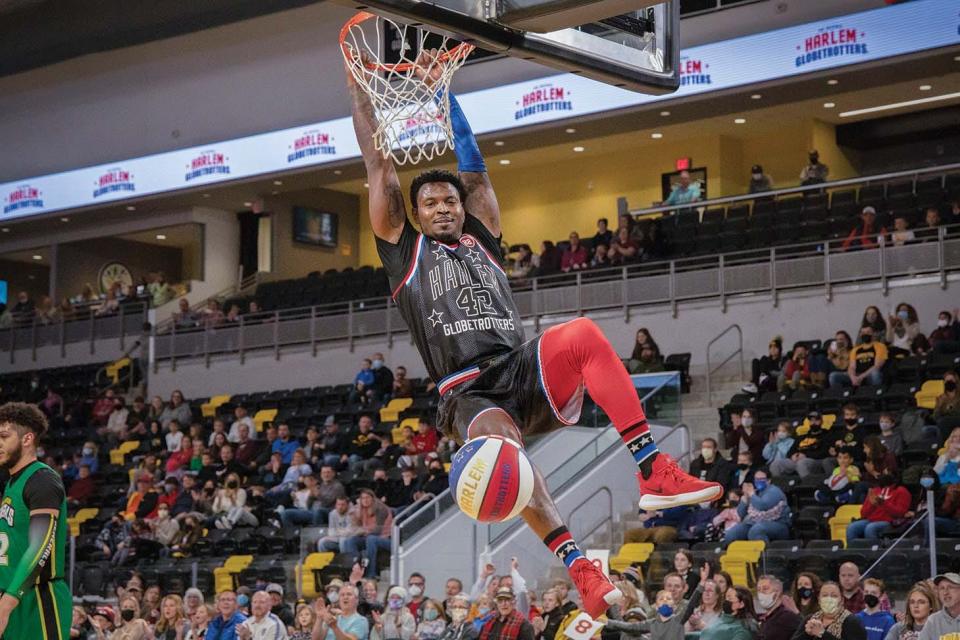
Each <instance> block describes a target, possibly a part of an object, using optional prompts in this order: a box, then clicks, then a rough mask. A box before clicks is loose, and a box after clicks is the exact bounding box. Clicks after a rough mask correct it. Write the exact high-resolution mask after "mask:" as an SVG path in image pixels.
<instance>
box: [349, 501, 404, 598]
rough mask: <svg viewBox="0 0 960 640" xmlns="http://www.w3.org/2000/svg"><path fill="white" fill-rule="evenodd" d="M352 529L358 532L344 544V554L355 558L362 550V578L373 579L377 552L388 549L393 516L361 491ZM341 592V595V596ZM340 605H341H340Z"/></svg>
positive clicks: (375, 570) (388, 510)
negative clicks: (363, 566)
mask: <svg viewBox="0 0 960 640" xmlns="http://www.w3.org/2000/svg"><path fill="white" fill-rule="evenodd" d="M353 524H354V527H355V528H356V529H357V530H359V531H360V533H359V534H358V535H355V536H352V537H350V538H348V539H347V540H346V542H344V547H345V548H346V553H350V554H353V555H354V556H357V555H359V554H360V549H361V548H362V549H363V550H364V557H366V559H367V566H366V569H365V570H364V577H367V578H374V577H376V576H377V575H379V572H378V570H377V552H378V551H379V550H380V549H386V550H389V549H390V534H391V528H392V526H393V514H392V513H391V512H390V509H389V508H388V507H387V505H385V504H383V503H382V502H381V501H380V500H379V499H378V498H377V496H376V495H374V493H373V491H371V490H370V489H361V490H360V498H359V499H358V501H357V508H356V510H355V512H354V521H353ZM342 593H343V592H342V591H341V595H342ZM341 604H342V603H341Z"/></svg>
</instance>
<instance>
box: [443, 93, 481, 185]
mask: <svg viewBox="0 0 960 640" xmlns="http://www.w3.org/2000/svg"><path fill="white" fill-rule="evenodd" d="M450 127H451V129H453V151H454V153H456V154H457V170H458V171H460V172H461V173H464V172H468V173H485V172H486V170H487V165H486V163H485V162H484V161H483V155H482V154H481V153H480V147H479V146H478V145H477V139H476V137H475V136H474V135H473V129H471V128H470V123H469V122H467V116H465V115H464V113H463V109H461V108H460V103H459V102H457V98H456V96H454V95H453V94H452V93H451V94H450Z"/></svg>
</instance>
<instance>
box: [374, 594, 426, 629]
mask: <svg viewBox="0 0 960 640" xmlns="http://www.w3.org/2000/svg"><path fill="white" fill-rule="evenodd" d="M406 599H407V590H406V589H404V588H403V587H401V586H395V587H390V591H388V592H387V606H386V608H385V609H384V610H383V613H377V612H376V611H374V612H373V628H372V629H371V630H370V638H371V640H410V639H411V638H412V637H413V634H414V633H415V632H416V630H417V620H416V618H415V617H414V615H413V614H412V613H410V610H409V609H407V608H406V607H405V606H403V604H404V600H406Z"/></svg>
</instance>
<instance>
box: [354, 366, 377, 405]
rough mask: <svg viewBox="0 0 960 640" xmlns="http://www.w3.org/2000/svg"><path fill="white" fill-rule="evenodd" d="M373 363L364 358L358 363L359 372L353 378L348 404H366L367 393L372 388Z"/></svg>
mask: <svg viewBox="0 0 960 640" xmlns="http://www.w3.org/2000/svg"><path fill="white" fill-rule="evenodd" d="M373 380H374V376H373V361H372V360H370V358H364V359H363V360H362V361H361V362H360V371H358V372H357V375H355V376H354V377H353V389H352V390H351V391H350V396H349V398H348V402H349V403H350V404H357V403H358V402H360V403H363V402H366V399H367V391H369V390H370V389H372V388H373Z"/></svg>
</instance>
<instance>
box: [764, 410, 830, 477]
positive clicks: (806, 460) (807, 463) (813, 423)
mask: <svg viewBox="0 0 960 640" xmlns="http://www.w3.org/2000/svg"><path fill="white" fill-rule="evenodd" d="M807 424H808V430H807V433H805V434H804V435H802V436H797V437H796V439H795V442H794V445H793V447H792V448H791V449H790V451H788V452H787V457H786V458H784V459H780V460H775V461H774V462H773V463H771V464H770V473H771V474H772V475H773V476H774V477H775V478H779V477H782V476H785V475H793V474H799V476H800V477H801V478H806V477H807V476H809V475H813V474H821V473H830V472H831V471H833V467H834V465H833V460H832V458H831V454H830V446H831V444H832V439H831V437H830V434H829V432H828V431H826V430H825V429H824V428H823V416H822V415H821V413H820V412H819V411H816V410H814V411H810V412H808V413H807Z"/></svg>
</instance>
